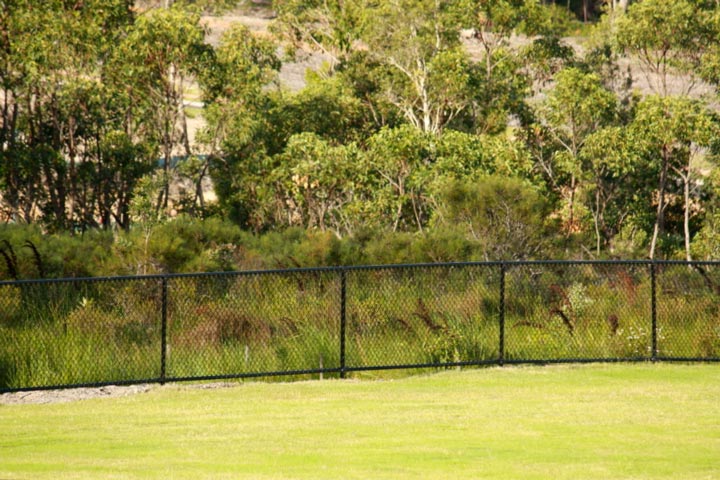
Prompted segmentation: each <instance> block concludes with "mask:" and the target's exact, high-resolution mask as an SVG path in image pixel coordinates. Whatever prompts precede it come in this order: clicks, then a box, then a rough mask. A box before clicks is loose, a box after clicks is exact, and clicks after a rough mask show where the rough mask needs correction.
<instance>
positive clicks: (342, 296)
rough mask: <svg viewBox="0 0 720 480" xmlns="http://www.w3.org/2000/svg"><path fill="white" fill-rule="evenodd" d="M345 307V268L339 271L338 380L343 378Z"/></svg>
mask: <svg viewBox="0 0 720 480" xmlns="http://www.w3.org/2000/svg"><path fill="white" fill-rule="evenodd" d="M346 305H347V280H346V278H345V268H344V267H341V269H340V378H345V326H346V323H347V319H346Z"/></svg>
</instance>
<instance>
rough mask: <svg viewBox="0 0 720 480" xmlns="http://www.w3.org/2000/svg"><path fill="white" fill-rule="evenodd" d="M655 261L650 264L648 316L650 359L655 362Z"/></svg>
mask: <svg viewBox="0 0 720 480" xmlns="http://www.w3.org/2000/svg"><path fill="white" fill-rule="evenodd" d="M655 265H656V264H655V261H654V260H652V263H651V264H650V316H651V323H652V325H651V329H652V346H651V353H650V355H651V356H650V359H651V360H652V361H653V362H656V361H657V351H658V350H657V272H656V268H655Z"/></svg>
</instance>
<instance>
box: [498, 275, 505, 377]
mask: <svg viewBox="0 0 720 480" xmlns="http://www.w3.org/2000/svg"><path fill="white" fill-rule="evenodd" d="M499 340H500V345H499V353H498V364H499V365H500V366H501V367H502V366H503V365H504V364H505V262H502V263H501V264H500V339H499Z"/></svg>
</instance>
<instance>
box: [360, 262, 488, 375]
mask: <svg viewBox="0 0 720 480" xmlns="http://www.w3.org/2000/svg"><path fill="white" fill-rule="evenodd" d="M347 275H348V277H347V289H348V292H349V293H348V296H347V311H348V319H347V321H348V327H347V364H348V366H349V367H350V368H366V367H391V366H400V365H426V364H432V365H443V364H453V363H469V362H482V361H490V360H494V359H496V358H497V357H498V349H499V342H498V338H499V324H498V312H499V290H498V285H499V283H498V279H499V269H498V267H494V266H474V265H473V266H457V267H417V268H410V269H397V268H389V269H370V270H352V271H349V272H348V274H347Z"/></svg>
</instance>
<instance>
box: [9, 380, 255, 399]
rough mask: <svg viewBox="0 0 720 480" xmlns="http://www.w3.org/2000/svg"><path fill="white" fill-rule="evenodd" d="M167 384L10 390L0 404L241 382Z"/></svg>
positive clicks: (230, 385) (207, 387)
mask: <svg viewBox="0 0 720 480" xmlns="http://www.w3.org/2000/svg"><path fill="white" fill-rule="evenodd" d="M179 385H180V384H169V385H167V386H162V385H159V384H142V385H128V386H118V385H108V386H105V387H98V388H68V389H62V390H38V391H33V392H12V393H3V394H0V405H29V404H51V403H67V402H76V401H78V400H88V399H92V398H118V397H129V396H131V395H138V394H141V393H147V392H150V391H152V390H156V389H159V388H176V389H177V388H183V389H202V390H216V389H219V388H235V387H238V386H240V385H242V383H240V382H205V383H189V384H183V385H182V386H179Z"/></svg>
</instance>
